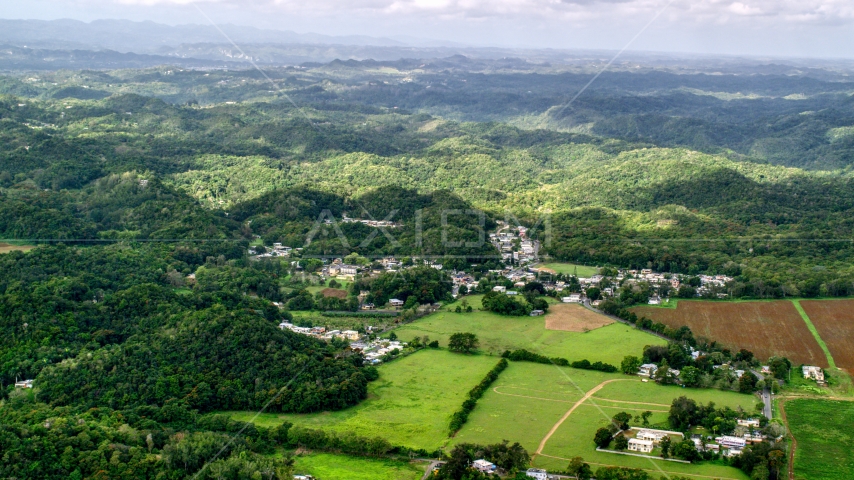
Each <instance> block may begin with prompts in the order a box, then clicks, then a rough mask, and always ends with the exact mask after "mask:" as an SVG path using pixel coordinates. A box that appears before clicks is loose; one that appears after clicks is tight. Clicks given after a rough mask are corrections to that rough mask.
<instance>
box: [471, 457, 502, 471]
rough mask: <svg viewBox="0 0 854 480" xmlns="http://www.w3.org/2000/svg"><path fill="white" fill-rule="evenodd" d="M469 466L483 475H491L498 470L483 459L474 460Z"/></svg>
mask: <svg viewBox="0 0 854 480" xmlns="http://www.w3.org/2000/svg"><path fill="white" fill-rule="evenodd" d="M471 466H472V468H474V469H475V470H477V471H479V472H483V473H492V472H494V471H495V470H497V469H498V467H496V466H495V464H494V463H492V462H488V461H486V460H484V459H480V460H475V461H474V462H472V464H471Z"/></svg>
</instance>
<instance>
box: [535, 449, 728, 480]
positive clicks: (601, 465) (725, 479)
mask: <svg viewBox="0 0 854 480" xmlns="http://www.w3.org/2000/svg"><path fill="white" fill-rule="evenodd" d="M541 456H543V457H546V458H553V459H555V460H565V461H567V462H571V461H572V459H571V458H563V457H555V456H552V455H546V454H545V453H543V454H541ZM585 463H587V464H589V465H597V466H600V467H619V466H620V465H612V464H609V463H596V462H585ZM639 470H643V471H644V472H652V473H663V474H665V475H667V476H669V475H674V476H677V477H692V478H712V479H715V480H737V479H735V478H731V477H721V476H714V477H712V476H709V475H698V474H696V473H680V472H668V471H667V470H661V469H657V470H652V469H649V468H640V469H639ZM564 478H572V477H564Z"/></svg>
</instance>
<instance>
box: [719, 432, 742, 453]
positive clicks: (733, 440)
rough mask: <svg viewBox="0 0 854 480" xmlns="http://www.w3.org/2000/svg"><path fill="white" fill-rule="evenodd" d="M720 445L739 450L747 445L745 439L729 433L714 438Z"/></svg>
mask: <svg viewBox="0 0 854 480" xmlns="http://www.w3.org/2000/svg"><path fill="white" fill-rule="evenodd" d="M715 441H716V442H718V443H719V444H720V445H721V446H723V447H726V448H731V449H732V448H735V449H738V450H741V449H743V448H744V446H745V445H747V441H746V440H745V439H743V438H741V437H733V436H730V435H724V436H723V437H718V438H716V439H715Z"/></svg>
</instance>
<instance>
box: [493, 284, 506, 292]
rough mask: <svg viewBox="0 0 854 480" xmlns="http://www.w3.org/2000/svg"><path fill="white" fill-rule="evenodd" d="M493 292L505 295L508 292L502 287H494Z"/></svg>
mask: <svg viewBox="0 0 854 480" xmlns="http://www.w3.org/2000/svg"><path fill="white" fill-rule="evenodd" d="M492 291H493V292H498V293H504V292H506V291H507V287H502V286H500V285H498V286H495V287H492Z"/></svg>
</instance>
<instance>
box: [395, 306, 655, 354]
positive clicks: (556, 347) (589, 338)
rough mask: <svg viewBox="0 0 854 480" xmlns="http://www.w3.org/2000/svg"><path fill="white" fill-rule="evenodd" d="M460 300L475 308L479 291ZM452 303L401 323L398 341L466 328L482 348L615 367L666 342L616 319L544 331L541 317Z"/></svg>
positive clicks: (443, 340)
mask: <svg viewBox="0 0 854 480" xmlns="http://www.w3.org/2000/svg"><path fill="white" fill-rule="evenodd" d="M465 299H466V301H468V302H469V304H470V305H472V307H474V308H475V309H476V308H477V307H478V306H479V305H480V297H479V296H476V295H475V296H472V297H466V298H465ZM458 303H459V302H456V303H454V304H452V305H450V306H448V307H445V308H443V309H442V310H440V311H439V312H437V313H435V314H433V315H429V316H427V317H424V318H422V319H419V320H416V321H415V322H413V323H410V324H408V325H404V326H402V327H400V328H398V329H396V330H395V333H396V334H397V336H398V337H399V338H400V339H402V340H403V341H410V340H412V339H413V338H415V337H416V336H417V337H422V336H424V335H427V336H429V337H430V338H431V339H434V340H439V343H440V344H441V345H442V346H445V345H447V344H448V338H449V337H450V336H451V335H452V334H454V333H457V332H472V333H474V334H476V335H477V337H478V339H479V340H480V348H481V350H482V351H484V352H489V353H492V354H496V355H498V354H501V353H502V352H504V351H505V350H515V349H519V348H524V349H527V350H530V351H532V352H534V353H538V354H540V355H546V356H549V357H563V358H566V359H568V360H570V361H575V360H582V359H585V358H586V359H587V360H590V361H591V362H595V361H602V362H607V363H611V364H613V365H615V366H619V365H620V362H621V361H622V360H623V357H625V356H626V355H635V356H641V354H642V353H643V348H644V347H645V346H646V345H664V344H665V343H666V342H665V341H664V340H662V339H660V338H658V337H655V336H653V335H650V334H647V333H644V332H642V331H639V330H637V329H635V328H633V327H631V326H628V325H625V324H622V323H614V324H612V325H608V326H605V327H602V328H597V329H595V330H591V331H589V332H562V331H555V330H546V328H545V320H544V319H543V317H505V316H501V315H497V314H494V313H491V312H483V311H478V310H475V311H473V312H471V313H454V312H452V311H451V309H452V308H455V306H456V305H457V304H458Z"/></svg>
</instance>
